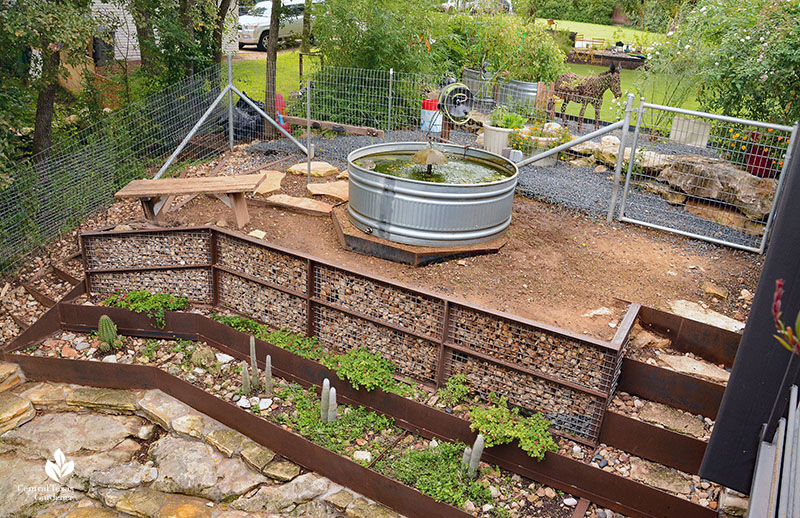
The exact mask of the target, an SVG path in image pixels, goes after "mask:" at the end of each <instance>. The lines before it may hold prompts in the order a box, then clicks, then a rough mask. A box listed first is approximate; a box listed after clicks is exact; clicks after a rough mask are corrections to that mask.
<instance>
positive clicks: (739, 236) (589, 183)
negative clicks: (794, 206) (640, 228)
mask: <svg viewBox="0 0 800 518" xmlns="http://www.w3.org/2000/svg"><path fill="white" fill-rule="evenodd" d="M592 129H593V128H592ZM585 132H586V128H584V133H585ZM610 134H611V135H615V136H617V137H620V136H621V130H618V131H615V132H611V133H610ZM629 136H630V140H629V143H630V142H631V141H632V139H633V133H632V132H631V134H630V135H629ZM425 138H426V134H425V133H424V132H422V131H392V132H389V133H387V134H386V136H385V138H383V139H378V138H375V137H367V136H354V135H342V136H337V137H330V136H316V137H312V138H311V143H312V144H313V145H314V148H315V160H323V161H326V162H329V163H330V164H332V165H334V166H336V167H338V168H340V169H342V170H345V169H347V155H348V154H349V153H350V152H352V151H353V150H355V149H358V148H360V147H364V146H369V145H372V144H379V143H383V142H413V141H420V140H425ZM597 140H598V141H599V139H597ZM301 141H302V143H303V144H304V145H305V144H306V139H302V140H301ZM450 141H451V142H453V143H455V144H463V145H468V144H472V143H474V141H475V135H474V134H472V133H470V132H466V131H458V130H455V131H451V133H450ZM645 148H647V149H650V150H653V151H656V152H659V153H665V154H670V155H676V154H696V155H703V156H710V157H714V156H717V155H716V153H715V152H714V151H713V150H711V149H708V148H706V149H701V148H697V147H693V146H687V145H683V144H676V143H670V142H662V141H656V142H649V143H646V144H645ZM248 151H250V152H252V153H254V154H259V153H265V154H267V155H269V158H270V159H271V160H276V159H278V158H280V157H281V156H282V155H290V154H297V153H299V150H298V149H297V147H295V145H294V144H293V143H291V142H290V141H289V140H288V139H279V140H273V141H270V142H257V143H254V144H253V145H252V146H250V147H249V148H248ZM612 176H613V170H609V171H607V172H603V173H595V172H594V167H573V166H571V165H569V164H567V163H566V162H563V161H559V162H558V163H557V165H555V166H552V167H535V166H527V167H524V168H522V169H521V170H520V177H519V185H518V192H519V193H520V194H522V195H524V196H527V197H530V198H533V199H537V200H540V201H544V202H547V203H551V204H554V205H557V206H559V207H561V208H564V209H566V210H568V211H570V212H572V211H576V212H580V213H582V214H585V215H587V216H589V217H590V218H592V219H604V218H605V216H606V214H607V212H608V206H609V203H610V201H611V195H612V188H613V180H612V179H611V177H612ZM623 179H624V171H623ZM621 199H622V189H620V192H619V201H621ZM619 201H618V205H617V207H619ZM625 212H626V215H627V216H628V217H631V218H635V219H640V220H643V221H647V222H650V223H654V224H659V225H662V226H667V227H670V228H676V229H680V230H683V231H685V232H691V233H694V234H700V235H705V236H710V237H713V238H716V239H721V240H725V241H730V242H732V243H737V244H739V245H744V246H753V247H757V246H758V245H759V243H760V237H759V236H754V235H751V234H747V233H744V232H740V231H738V230H735V229H733V228H729V227H726V226H723V225H719V224H716V223H714V222H713V221H710V220H707V219H703V218H700V217H698V216H695V215H694V214H691V213H690V212H688V211H686V210H685V209H684V208H683V207H681V206H674V205H670V204H669V203H667V202H666V200H664V199H663V198H662V197H661V196H658V195H655V194H652V193H649V192H645V191H643V190H641V189H638V188H636V187H632V188H631V189H630V192H629V194H628V200H627V205H626V210H625ZM670 237H677V236H674V235H671V234H665V238H667V239H669V238H670ZM696 246H697V248H698V250H700V251H704V250H709V249H713V248H715V247H716V245H714V244H712V243H706V242H701V241H697V242H696Z"/></svg>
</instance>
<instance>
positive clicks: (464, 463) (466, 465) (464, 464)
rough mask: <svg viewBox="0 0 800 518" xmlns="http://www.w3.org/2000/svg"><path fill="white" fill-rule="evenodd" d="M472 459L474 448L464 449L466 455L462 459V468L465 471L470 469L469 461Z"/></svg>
mask: <svg viewBox="0 0 800 518" xmlns="http://www.w3.org/2000/svg"><path fill="white" fill-rule="evenodd" d="M470 457H472V448H470V447H469V446H467V447H466V448H464V455H463V456H462V457H461V467H462V468H464V471H467V470H468V469H469V459H470Z"/></svg>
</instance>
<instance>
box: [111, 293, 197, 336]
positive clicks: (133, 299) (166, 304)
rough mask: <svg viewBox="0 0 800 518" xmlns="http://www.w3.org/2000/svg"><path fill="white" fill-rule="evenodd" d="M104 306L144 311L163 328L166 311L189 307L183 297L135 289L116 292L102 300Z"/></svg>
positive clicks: (135, 311) (138, 311)
mask: <svg viewBox="0 0 800 518" xmlns="http://www.w3.org/2000/svg"><path fill="white" fill-rule="evenodd" d="M103 305H104V306H109V307H116V308H124V309H129V310H131V311H133V312H134V313H145V314H147V316H148V317H150V318H152V319H154V320H155V322H156V325H157V326H158V327H160V328H162V329H163V328H164V326H165V325H166V322H165V321H164V314H165V313H166V312H167V311H181V310H183V309H186V308H187V307H189V302H188V301H187V300H186V299H185V298H184V297H176V296H174V295H168V294H166V293H150V292H149V291H147V290H135V291H129V292H126V293H123V292H117V293H115V294H114V295H111V296H110V297H108V298H107V299H106V300H105V301H103Z"/></svg>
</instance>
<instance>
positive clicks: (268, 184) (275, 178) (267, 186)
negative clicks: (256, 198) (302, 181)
mask: <svg viewBox="0 0 800 518" xmlns="http://www.w3.org/2000/svg"><path fill="white" fill-rule="evenodd" d="M264 174H266V175H267V177H266V178H265V179H264V181H263V182H261V185H259V186H258V189H256V194H271V193H273V192H276V191H280V190H281V181H283V177H284V176H286V173H282V172H280V171H264Z"/></svg>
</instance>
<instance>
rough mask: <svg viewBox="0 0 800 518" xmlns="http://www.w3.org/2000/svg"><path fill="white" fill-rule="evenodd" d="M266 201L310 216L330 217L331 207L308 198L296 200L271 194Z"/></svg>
mask: <svg viewBox="0 0 800 518" xmlns="http://www.w3.org/2000/svg"><path fill="white" fill-rule="evenodd" d="M267 201H268V202H269V203H270V204H272V205H275V206H276V207H281V208H284V209H290V210H297V211H300V212H303V213H306V214H311V215H312V216H330V215H331V211H332V210H333V205H330V204H329V203H325V202H322V201H317V200H312V199H310V198H297V197H294V196H289V195H287V194H273V195H272V196H270V197H269V198H267Z"/></svg>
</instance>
